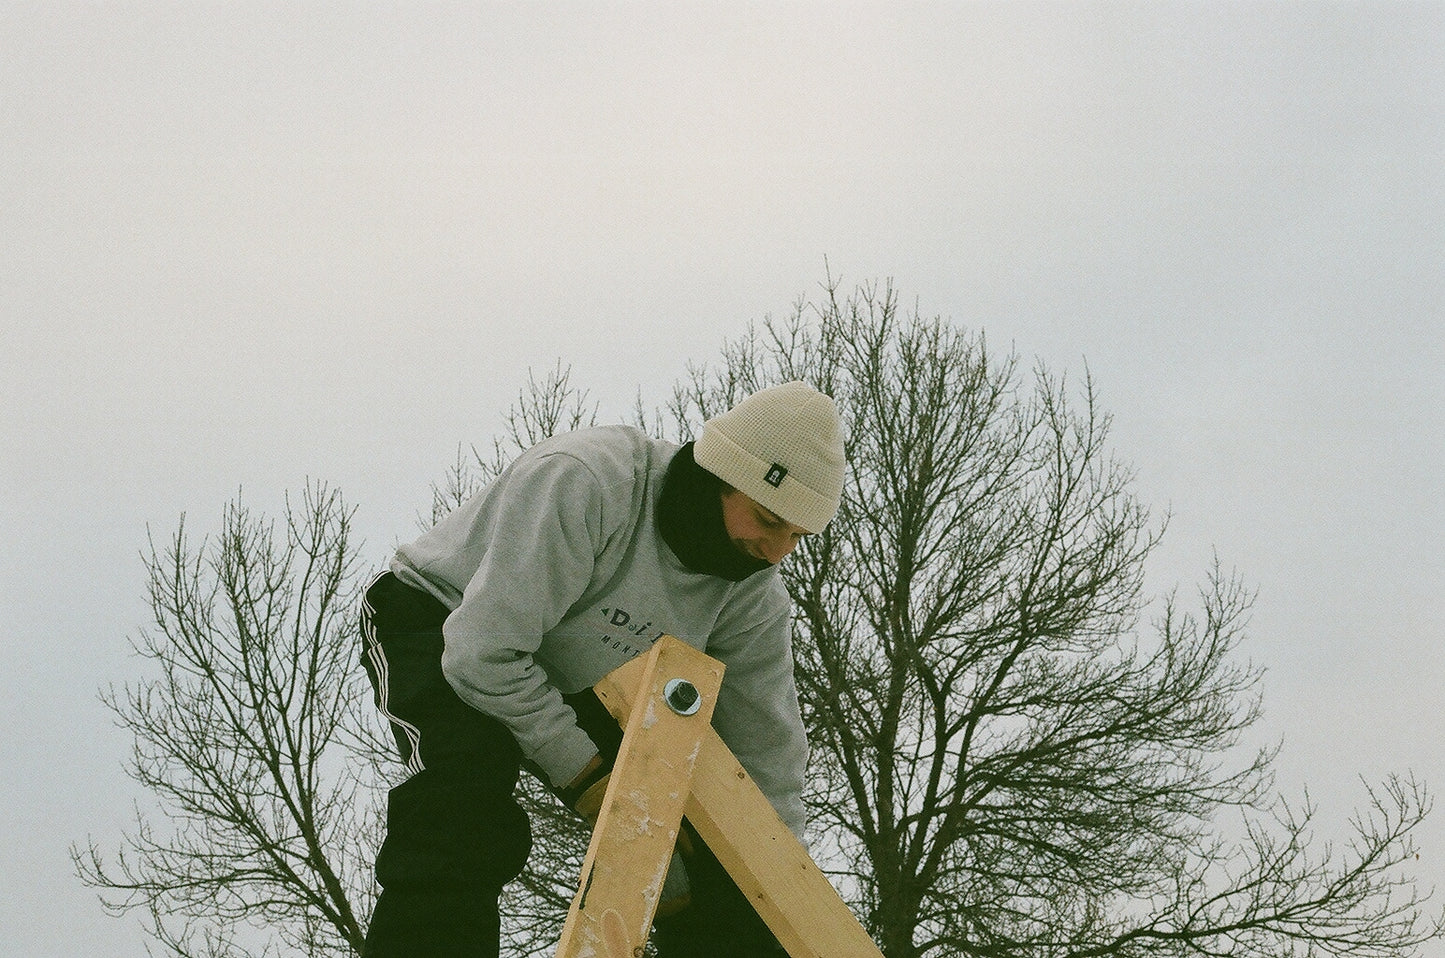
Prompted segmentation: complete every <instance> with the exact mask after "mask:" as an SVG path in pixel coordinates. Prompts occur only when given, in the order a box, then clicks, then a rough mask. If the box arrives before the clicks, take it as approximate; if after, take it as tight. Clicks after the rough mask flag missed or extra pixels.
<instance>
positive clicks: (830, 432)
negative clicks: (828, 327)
mask: <svg viewBox="0 0 1445 958" xmlns="http://www.w3.org/2000/svg"><path fill="white" fill-rule="evenodd" d="M693 456H694V457H695V458H696V459H697V464H698V465H700V466H702V467H703V468H704V469H706V470H707V471H708V472H711V473H712V474H713V475H715V476H717V477H718V478H719V479H721V480H722V481H723V482H726V483H727V484H728V485H730V486H732V487H733V488H734V489H737V490H738V491H739V492H742V493H745V494H746V495H748V496H749V497H751V498H752V499H753V500H754V501H756V502H757V503H758V504H759V505H761V506H762V507H763V508H765V509H767V510H768V511H770V512H772V513H774V514H776V515H777V516H778V517H779V518H781V519H783V520H785V521H787V522H790V523H792V524H793V525H795V526H800V527H801V528H803V529H806V530H807V531H809V532H819V531H821V530H822V528H823V527H824V526H826V525H827V524H828V522H829V521H830V520H831V519H832V518H833V516H834V515H835V514H836V513H837V511H838V502H839V500H840V499H841V498H842V496H843V473H844V470H845V469H846V468H847V462H846V461H845V460H844V458H843V425H842V422H841V421H840V420H839V418H838V407H837V406H836V405H835V404H834V402H833V400H832V398H831V397H829V396H826V395H824V394H823V393H820V392H818V391H817V390H816V389H814V388H812V387H811V386H808V385H806V384H805V383H801V382H791V383H784V384H783V385H781V386H773V387H771V388H769V389H764V390H761V391H760V392H756V393H753V395H751V396H749V397H748V398H747V399H744V400H743V401H742V402H740V403H738V404H737V405H736V406H734V407H733V408H732V409H730V410H728V411H727V412H725V413H723V414H722V415H720V416H718V417H717V418H715V419H709V420H708V421H707V422H705V423H703V426H702V436H701V437H700V438H699V439H698V440H697V443H696V445H695V447H694V449H693Z"/></svg>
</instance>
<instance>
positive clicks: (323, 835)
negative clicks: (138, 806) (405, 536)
mask: <svg viewBox="0 0 1445 958" xmlns="http://www.w3.org/2000/svg"><path fill="white" fill-rule="evenodd" d="M356 560H357V550H356V546H355V544H354V543H353V542H352V540H351V510H350V509H348V508H347V507H346V506H345V505H344V504H343V501H342V499H341V497H340V495H339V494H338V493H336V492H334V491H330V490H328V489H326V488H325V487H324V486H322V485H313V486H310V487H308V488H307V489H306V490H305V492H304V493H303V495H302V496H301V497H300V501H299V502H292V501H291V499H290V498H289V497H288V499H287V502H286V509H285V518H284V522H283V523H282V524H281V527H280V528H279V529H277V528H276V524H275V523H274V522H271V521H268V520H266V519H264V518H262V517H259V516H257V515H254V514H253V513H252V512H251V511H250V510H248V509H247V508H246V507H244V506H243V505H241V504H240V502H239V501H235V502H233V503H232V504H231V505H230V506H229V507H228V508H227V509H226V511H225V515H224V517H223V519H222V523H221V531H220V533H219V535H217V536H216V537H215V538H214V539H207V540H203V541H202V542H201V543H200V544H198V545H193V544H192V543H191V541H190V540H189V538H188V535H187V531H186V525H185V520H184V518H182V521H181V523H180V526H179V528H178V529H177V531H176V533H175V535H174V536H173V537H172V538H171V539H170V540H169V541H168V542H167V543H166V544H165V545H164V546H163V547H158V546H157V545H156V544H155V542H154V541H152V543H151V546H150V550H149V553H148V555H147V556H146V570H147V573H148V585H149V591H150V603H151V610H152V614H153V619H154V622H153V625H152V627H151V628H149V629H147V630H146V631H144V632H143V633H142V635H141V636H140V638H139V639H138V640H136V641H135V642H134V643H133V644H134V646H135V649H136V651H137V652H138V653H139V654H140V655H141V656H143V657H144V658H145V659H146V660H148V662H149V663H150V667H151V670H152V672H151V674H150V675H149V676H148V677H147V678H144V679H142V680H140V681H139V682H137V683H135V684H132V685H127V686H125V687H124V688H111V689H110V690H109V691H108V692H107V693H105V694H104V696H103V697H104V700H105V702H106V704H107V705H108V706H109V707H110V709H111V711H112V712H114V714H115V716H116V719H117V721H118V723H119V724H120V725H121V726H122V727H123V728H125V729H126V730H128V731H129V732H130V733H131V736H132V739H133V743H134V744H133V751H132V755H131V760H130V763H129V772H130V775H131V777H132V778H134V779H135V781H137V782H138V783H140V784H141V785H142V786H144V787H145V788H146V789H148V790H149V791H150V792H151V793H152V794H153V795H154V796H155V798H156V799H157V801H158V803H159V804H158V808H157V809H156V810H155V811H154V812H142V811H140V810H137V812H136V822H135V826H134V829H133V831H131V832H130V834H128V835H127V836H125V838H124V840H123V843H122V846H121V848H120V849H119V851H118V853H117V854H116V855H115V856H114V858H113V860H107V857H106V856H105V855H103V853H102V852H101V850H100V848H99V847H98V846H97V845H96V843H95V842H94V841H93V840H92V841H91V842H90V843H89V845H88V846H87V847H85V848H74V849H72V856H73V857H74V860H75V863H76V866H77V869H78V870H79V872H80V875H81V877H82V878H83V880H85V881H86V882H87V883H89V884H91V885H93V886H95V887H97V888H99V889H101V891H102V899H103V900H104V901H105V902H106V904H107V906H108V907H110V908H111V909H113V910H115V911H125V910H128V909H132V908H136V909H140V910H142V912H143V913H144V914H146V915H147V916H148V919H149V926H150V931H151V934H152V936H153V937H154V938H155V940H156V941H157V942H158V943H159V944H160V945H161V946H162V947H163V948H164V949H165V950H166V952H167V953H169V954H174V955H177V956H188V958H189V956H223V955H224V956H246V955H269V954H281V953H287V952H289V953H299V954H306V955H317V956H325V955H343V954H355V953H358V952H359V950H360V946H361V940H362V936H363V928H364V925H363V922H364V920H365V916H366V914H367V913H368V911H369V908H370V902H371V898H372V882H371V877H370V873H371V862H372V860H373V857H374V854H375V849H376V844H377V836H378V832H379V830H380V828H379V817H378V813H379V804H378V801H379V799H380V798H381V796H382V795H383V787H382V782H381V780H380V777H379V773H378V770H377V767H376V765H375V764H374V762H373V761H372V759H373V758H374V757H375V756H376V754H377V753H378V751H379V748H378V745H377V734H378V731H379V730H378V728H377V726H376V724H375V723H371V722H369V721H368V719H369V716H368V715H366V714H363V712H362V711H361V710H359V709H358V708H357V707H356V703H357V702H358V701H360V700H362V699H363V698H364V697H365V696H366V695H367V694H368V692H367V690H365V688H364V686H365V679H364V678H362V677H360V673H359V670H358V669H357V668H356V639H355V634H354V633H355V624H354V621H353V616H354V613H355V598H356V593H357V587H358V579H357V574H356V568H355V567H356Z"/></svg>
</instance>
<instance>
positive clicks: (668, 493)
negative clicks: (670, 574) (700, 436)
mask: <svg viewBox="0 0 1445 958" xmlns="http://www.w3.org/2000/svg"><path fill="white" fill-rule="evenodd" d="M723 489H724V485H723V481H722V480H721V479H719V478H718V477H717V476H715V475H713V474H712V473H710V472H708V471H707V470H706V469H704V468H703V467H702V466H699V465H698V464H697V461H696V460H695V459H693V457H692V443H688V444H687V445H685V446H683V447H682V448H681V449H679V450H678V452H677V455H675V456H673V457H672V462H670V463H668V466H667V476H666V478H664V479H663V482H662V494H661V495H660V496H658V500H657V526H658V529H660V530H661V532H662V538H663V541H664V542H666V543H667V545H668V547H669V548H671V549H672V551H673V553H675V554H676V555H677V557H678V559H680V560H681V561H682V564H683V565H685V566H687V567H688V568H689V569H691V570H692V571H694V572H700V573H702V574H704V575H715V576H721V577H722V578H724V579H728V580H730V581H732V582H741V581H742V580H744V579H746V578H747V577H748V576H751V575H754V574H756V573H758V572H762V571H763V570H764V569H770V568H772V563H770V562H767V561H766V560H763V559H755V558H753V557H752V556H750V555H748V554H746V553H745V552H743V551H742V550H740V549H739V548H738V547H737V546H735V545H733V541H732V539H730V538H728V534H727V527H726V526H725V525H724V524H723V514H722V493H723Z"/></svg>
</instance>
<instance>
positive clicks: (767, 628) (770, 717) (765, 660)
mask: <svg viewBox="0 0 1445 958" xmlns="http://www.w3.org/2000/svg"><path fill="white" fill-rule="evenodd" d="M750 598H751V601H749V602H748V603H747V605H748V606H749V607H750V608H749V609H747V610H745V611H740V614H739V615H738V616H737V617H736V618H734V617H726V618H724V619H722V620H720V621H719V623H718V631H717V632H716V633H715V634H714V635H713V636H712V637H711V638H710V639H709V641H708V648H707V651H708V654H709V655H712V656H713V657H714V658H717V659H718V660H719V661H721V662H722V663H723V664H724V665H725V666H726V667H727V668H726V671H725V672H724V673H723V687H722V691H721V692H720V693H719V695H718V704H717V709H716V710H715V711H714V712H713V727H714V728H716V729H717V732H718V735H719V736H721V737H722V740H723V741H724V742H726V743H727V746H728V748H730V749H731V750H732V752H733V754H734V755H735V756H737V759H738V761H739V762H741V763H742V766H743V768H745V769H746V770H747V772H748V774H749V775H751V776H752V778H753V781H754V782H756V783H757V785H758V788H759V789H760V790H761V791H762V793H763V794H764V795H765V796H767V798H768V801H769V802H771V803H772V806H773V808H774V809H776V810H777V812H778V815H779V817H780V818H782V820H783V822H784V823H785V824H786V825H787V826H788V828H789V829H790V830H791V831H792V832H793V834H794V835H796V836H797V837H798V838H799V840H803V838H804V828H805V826H806V824H807V816H806V814H805V812H804V809H803V779H804V775H805V772H806V766H807V763H808V740H807V735H806V733H805V731H804V729H803V719H802V714H801V711H800V709H799V707H798V691H797V685H796V684H795V682H794V679H793V648H792V639H791V614H790V607H789V605H788V599H787V596H786V594H784V593H782V589H781V586H780V585H778V586H776V588H775V589H770V590H769V591H768V592H767V593H766V594H765V595H763V596H757V595H756V594H754V595H753V596H752V597H750Z"/></svg>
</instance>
